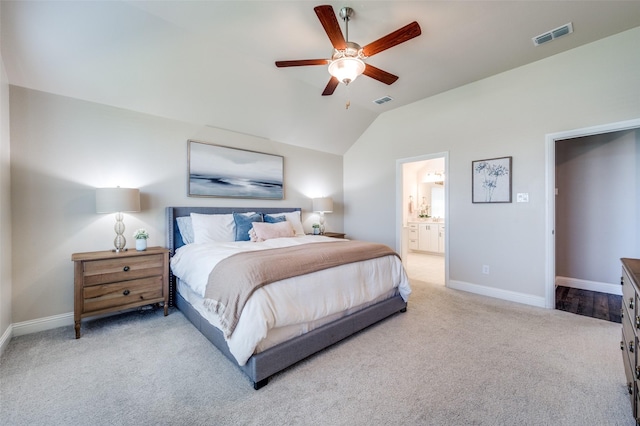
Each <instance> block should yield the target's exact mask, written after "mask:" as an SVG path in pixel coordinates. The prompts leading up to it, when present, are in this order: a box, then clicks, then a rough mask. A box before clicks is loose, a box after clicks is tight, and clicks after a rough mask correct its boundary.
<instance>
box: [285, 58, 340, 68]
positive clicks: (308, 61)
mask: <svg viewBox="0 0 640 426" xmlns="http://www.w3.org/2000/svg"><path fill="white" fill-rule="evenodd" d="M328 63H329V60H328V59H299V60H296V61H276V67H278V68H282V67H303V66H305V65H327V64H328Z"/></svg>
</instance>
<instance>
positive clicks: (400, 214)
mask: <svg viewBox="0 0 640 426" xmlns="http://www.w3.org/2000/svg"><path fill="white" fill-rule="evenodd" d="M447 154H448V153H435V154H430V155H423V156H419V157H412V158H406V159H402V160H398V162H397V183H398V185H397V186H398V189H397V197H396V198H397V206H398V207H397V218H398V220H397V236H398V247H399V250H398V251H399V252H400V253H401V256H402V260H403V264H404V266H405V269H406V270H407V274H408V276H409V278H410V279H413V280H417V281H422V282H429V283H433V284H439V285H443V286H445V285H447V283H448V252H447V247H448V243H447V242H448V238H447V234H448V223H447V220H446V219H447V216H448V214H447V213H448V202H447V201H448V190H447V184H446V181H447V179H446V176H447V171H448V170H447V169H448V156H447Z"/></svg>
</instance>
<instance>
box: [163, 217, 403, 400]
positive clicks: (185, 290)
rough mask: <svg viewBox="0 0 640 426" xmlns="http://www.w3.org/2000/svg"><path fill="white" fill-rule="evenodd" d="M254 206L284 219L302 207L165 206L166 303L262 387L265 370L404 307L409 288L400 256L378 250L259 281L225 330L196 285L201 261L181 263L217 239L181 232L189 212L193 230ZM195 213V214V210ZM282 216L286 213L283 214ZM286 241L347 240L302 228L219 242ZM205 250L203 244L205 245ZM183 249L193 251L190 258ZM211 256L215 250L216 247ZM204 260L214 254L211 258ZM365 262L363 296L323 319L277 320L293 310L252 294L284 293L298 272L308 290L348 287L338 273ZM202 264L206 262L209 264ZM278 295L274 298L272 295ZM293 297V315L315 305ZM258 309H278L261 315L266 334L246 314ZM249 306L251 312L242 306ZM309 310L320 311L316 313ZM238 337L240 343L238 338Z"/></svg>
mask: <svg viewBox="0 0 640 426" xmlns="http://www.w3.org/2000/svg"><path fill="white" fill-rule="evenodd" d="M255 212H259V214H261V215H262V216H263V217H264V218H265V220H266V219H267V216H269V217H270V218H272V219H279V220H282V221H285V222H287V221H289V220H294V221H295V220H296V219H295V218H296V217H298V218H299V217H300V209H298V208H281V207H278V208H263V207H259V208H246V207H243V208H226V207H224V208H221V207H167V208H166V218H167V247H168V248H169V249H170V254H171V256H172V261H171V264H172V268H171V273H170V295H169V296H170V297H169V301H170V304H171V305H174V306H176V307H177V308H178V309H179V310H180V311H181V312H182V313H183V314H184V315H185V316H186V318H188V319H189V321H191V323H192V324H193V325H194V326H195V327H196V328H197V329H198V330H199V331H200V332H201V333H202V334H203V335H204V336H205V337H207V339H209V340H210V341H211V343H213V345H214V346H216V347H217V348H218V349H219V350H220V351H221V352H222V353H223V354H224V355H225V356H226V357H227V358H228V359H229V360H230V361H231V362H232V363H233V364H235V365H236V366H238V367H239V368H240V369H241V370H242V371H243V372H244V373H245V374H246V375H247V376H248V378H249V379H250V381H251V382H252V383H253V387H254V389H260V388H261V387H263V386H264V385H266V384H267V383H268V380H269V377H271V376H272V375H274V374H276V373H278V372H280V371H282V370H283V369H285V368H287V367H289V366H291V365H293V364H295V363H297V362H298V361H301V360H303V359H305V358H307V357H308V356H310V355H312V354H314V353H316V352H318V351H321V350H322V349H325V348H327V347H329V346H331V345H333V344H334V343H337V342H339V341H340V340H343V339H345V338H346V337H349V336H351V335H353V334H355V333H357V332H359V331H360V330H363V329H364V328H366V327H368V326H370V325H372V324H374V323H376V322H379V321H381V320H383V319H385V318H387V317H389V316H392V315H394V314H396V313H398V312H405V311H406V308H407V301H406V300H407V298H408V296H409V294H410V292H411V289H410V288H409V284H408V279H407V277H406V273H405V271H404V269H403V268H402V263H401V262H400V260H399V258H397V256H395V254H394V255H393V256H391V255H388V256H382V255H380V257H379V258H377V259H371V260H366V261H363V262H356V263H352V264H350V265H341V266H336V267H335V268H331V269H327V270H323V271H318V272H313V273H309V274H306V275H304V276H302V277H298V278H288V279H282V280H279V281H277V282H274V283H272V284H270V285H268V286H264V287H263V288H260V289H259V290H256V291H255V293H253V294H252V295H251V296H250V297H249V298H248V300H247V302H246V303H247V305H245V307H244V310H243V311H242V315H240V320H239V321H237V324H236V325H235V331H233V330H232V331H233V334H229V331H228V329H227V328H226V327H225V326H226V325H228V324H226V323H222V325H221V322H220V319H219V318H218V317H217V316H216V315H214V314H213V313H212V312H211V309H210V307H209V308H207V304H206V302H207V301H210V300H208V299H207V298H206V297H203V294H202V291H203V290H202V288H201V287H202V284H200V285H196V282H200V281H202V279H201V278H200V277H199V276H198V275H197V270H198V269H200V270H204V269H203V267H200V266H190V265H192V263H186V262H187V261H186V260H185V259H191V257H193V256H194V255H193V253H203V256H204V258H207V255H209V253H210V252H209V251H208V250H209V247H208V246H210V245H212V246H215V250H219V248H218V245H217V243H216V244H196V243H198V241H196V242H195V243H194V244H190V243H192V242H194V241H193V240H194V237H193V235H187V234H189V233H190V232H193V229H191V230H190V231H189V232H187V233H186V234H185V229H184V226H185V225H184V224H185V223H186V222H189V223H191V222H190V219H189V218H191V219H192V220H193V227H194V228H195V227H196V225H197V226H199V227H200V228H199V229H198V230H197V234H198V235H202V233H203V231H202V223H201V222H199V221H201V220H202V218H207V220H209V218H216V220H218V218H223V217H227V218H228V217H229V215H232V214H234V213H235V216H234V217H235V218H236V219H239V217H238V216H240V215H246V216H252V215H254V213H255ZM192 213H193V214H194V215H193V216H192ZM212 215H213V216H212ZM285 216H286V220H285V219H284V218H285ZM225 220H227V219H225ZM298 220H299V219H298ZM179 225H180V226H179ZM181 226H182V227H183V229H182V232H181V229H180V227H181ZM190 226H191V225H190ZM243 226H244V224H239V226H238V230H237V231H238V233H239V232H240V228H241V227H243ZM296 226H297V228H296ZM296 226H294V227H293V228H294V229H300V231H302V229H301V224H296ZM275 227H276V225H274V228H275ZM257 228H258V226H257V225H255V224H254V229H257ZM260 229H263V228H260ZM269 229H271V228H269ZM302 232H303V231H302ZM252 236H253V237H254V238H255V237H256V235H255V232H254V233H253V234H252ZM183 237H184V238H183ZM216 238H217V237H216ZM185 239H187V243H185V241H184V240H185ZM203 241H204V240H202V239H201V241H199V242H203ZM312 243H313V244H312ZM316 243H319V244H316ZM333 243H335V244H333ZM356 243H357V242H351V243H345V244H356ZM270 244H271V245H270ZM274 244H275V246H274ZM289 244H293V245H296V244H305V245H304V246H302V245H300V246H299V247H304V248H305V250H304V251H307V250H310V249H309V248H310V247H313V248H314V249H315V248H318V249H319V248H321V246H327V244H329V245H328V247H331V248H332V249H333V247H338V246H340V247H346V246H343V245H342V242H341V241H340V240H338V239H332V238H329V237H324V236H305V235H301V234H300V232H297V235H296V237H294V238H279V239H277V240H276V239H269V240H266V241H261V242H259V243H253V242H244V241H243V242H237V243H236V242H229V243H222V244H221V247H223V248H222V250H226V249H229V250H231V249H233V250H236V248H237V247H241V248H242V249H243V250H244V249H246V250H249V251H254V248H258V246H261V245H265V247H266V248H274V247H280V246H282V249H283V250H287V247H288V245H289ZM261 247H262V246H261ZM297 247H298V246H296V247H294V248H291V250H297ZM205 249H206V250H207V251H205ZM336 250H337V249H336ZM255 251H258V250H255ZM297 251H303V250H297ZM264 252H266V251H261V253H264ZM276 252H277V250H269V253H276ZM216 253H217V252H216ZM188 254H189V255H190V256H191V257H187V256H188ZM216 256H218V255H217V254H216ZM225 256H226V255H225ZM214 257H215V256H214ZM222 257H224V256H222ZM234 258H235V257H234ZM207 259H209V261H211V258H207ZM226 260H228V259H226ZM189 261H191V260H189ZM312 263H313V262H312ZM369 263H371V268H373V269H372V272H367V274H365V277H366V281H367V286H366V287H367V288H368V287H369V285H370V286H371V288H372V290H364V291H362V293H365V294H366V295H362V296H360V295H358V296H357V297H355V299H354V300H355V301H354V302H350V303H353V305H352V306H342V307H340V308H335V309H334V311H335V312H334V311H330V312H328V313H327V314H326V315H325V314H322V315H323V316H322V318H317V317H313V318H306V319H305V320H304V322H302V320H300V321H301V322H300V323H299V324H298V323H295V321H294V320H293V319H291V318H288V319H287V320H284V319H282V320H281V319H279V318H278V316H279V315H282V317H283V318H285V317H287V316H289V317H291V316H292V314H288V313H287V314H285V313H281V312H279V311H278V309H272V306H271V305H272V304H273V301H272V299H268V300H269V302H268V303H264V302H258V301H257V300H259V297H261V296H259V295H258V293H259V292H261V293H260V294H262V293H264V292H273V293H268V294H275V292H276V291H281V292H282V291H287V290H286V289H287V288H289V289H293V287H288V286H291V285H294V283H293V282H294V281H295V280H296V279H298V280H307V281H305V283H307V282H308V283H307V284H305V285H308V286H312V287H313V288H314V289H313V290H309V291H316V290H315V288H316V287H315V286H319V285H320V284H319V283H322V286H323V289H322V290H321V289H320V287H317V288H318V291H323V292H325V293H330V292H332V291H334V290H337V291H342V290H341V289H340V288H339V287H345V286H348V285H349V284H348V283H346V282H344V281H345V280H344V279H342V277H345V276H351V274H352V273H360V274H361V275H362V273H361V272H352V271H351V269H354V270H355V269H357V270H358V271H360V269H361V268H364V267H365V264H369ZM207 268H211V267H210V266H207ZM216 268H218V266H216ZM205 269H206V268H205ZM174 272H175V274H174ZM176 275H178V276H176ZM200 275H202V271H201V272H200ZM211 275H213V274H211ZM370 276H375V277H381V279H375V280H374V279H370V278H368V277H370ZM210 279H211V278H210ZM189 281H190V282H189ZM341 281H343V282H341ZM346 281H354V282H355V281H362V277H361V276H359V275H355V276H354V279H353V280H350V279H348V280H346ZM369 281H371V284H369ZM374 281H376V282H374ZM377 281H379V282H377ZM309 283H310V284H309ZM359 287H365V286H359ZM306 288H307V287H305V289H306ZM325 288H326V289H325ZM327 289H328V290H327ZM305 291H306V290H305ZM292 293H296V290H293V291H292ZM359 293H360V290H358V294H359ZM369 293H371V294H369ZM278 297H280V296H278ZM278 297H275V298H276V299H277V298H278ZM286 297H287V298H288V297H290V296H289V294H287V296H286ZM291 297H294V296H291ZM295 297H297V296H295ZM325 297H326V298H329V297H330V296H329V295H320V296H314V297H312V298H311V299H314V300H315V299H316V298H319V299H323V298H325ZM331 297H333V296H331ZM349 297H351V296H349ZM362 297H364V298H367V299H368V300H366V301H365V300H360V299H358V298H362ZM308 299H309V298H306V299H305V300H308ZM296 303H297V302H294V303H293V306H295V310H296V314H297V312H298V311H300V312H304V311H307V310H309V311H314V309H315V308H312V307H309V308H307V307H306V305H305V307H303V308H301V306H302V305H301V304H296ZM331 303H333V302H331ZM289 304H290V305H291V304H292V303H291V302H289ZM264 305H268V308H263V306H264ZM310 305H311V304H310ZM261 309H262V310H264V309H271V310H274V311H275V312H276V313H274V317H275V318H274V319H269V320H268V321H267V320H265V322H268V323H269V324H268V325H265V326H264V328H265V329H268V332H267V333H268V334H266V336H262V335H260V333H261V332H262V331H260V330H261V329H262V328H263V326H262V325H255V324H252V323H250V320H249V319H246V318H249V313H251V312H258V311H260V310H261ZM322 309H325V310H326V309H327V308H326V307H323V308H322ZM322 309H319V308H318V309H316V310H318V311H321V310H322ZM284 310H285V309H283V310H282V311H283V312H284ZM247 311H248V312H249V313H247ZM270 312H271V311H268V312H267V313H269V314H270ZM300 315H302V314H300ZM314 315H320V314H318V313H317V312H316V313H315V314H314ZM251 321H253V320H251ZM287 321H289V322H287ZM274 322H275V323H276V325H273V324H272V323H274ZM294 323H295V324H294ZM283 324H284V325H283ZM269 327H273V328H269ZM247 330H249V331H247ZM254 330H258V331H254ZM247 332H248V333H249V334H250V336H248V337H247V336H245V335H244V334H242V333H247ZM253 334H256V336H255V337H254V336H253ZM238 335H240V336H241V337H237V338H236V337H235V336H238ZM262 337H264V339H262ZM251 339H255V340H256V341H258V339H262V340H260V341H259V343H257V344H256V347H255V348H253V347H252V346H251V345H253V343H246V342H245V341H250V340H251ZM238 342H241V343H240V344H239V343H238ZM238 348H240V349H238Z"/></svg>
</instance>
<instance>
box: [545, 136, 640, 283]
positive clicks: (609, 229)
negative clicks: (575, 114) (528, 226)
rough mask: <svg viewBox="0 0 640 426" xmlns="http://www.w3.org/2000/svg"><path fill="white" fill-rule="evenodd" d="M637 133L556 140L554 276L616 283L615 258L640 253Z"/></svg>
mask: <svg viewBox="0 0 640 426" xmlns="http://www.w3.org/2000/svg"><path fill="white" fill-rule="evenodd" d="M639 151H640V131H638V130H629V131H625V132H615V133H607V134H603V135H595V136H589V137H583V138H576V139H568V140H564V141H558V142H556V187H557V189H558V195H557V197H556V275H557V276H561V277H566V278H575V279H579V280H587V281H595V282H599V283H608V284H616V283H619V282H620V258H621V257H640V245H638V232H639V229H640V212H639V211H638V210H637V203H638V200H637V199H638V191H640V184H639V183H638V181H637V180H636V177H637V170H638V168H639V167H640V164H639V163H638V162H637V157H638V154H637V153H638V152H639Z"/></svg>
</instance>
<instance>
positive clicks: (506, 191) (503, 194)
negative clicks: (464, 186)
mask: <svg viewBox="0 0 640 426" xmlns="http://www.w3.org/2000/svg"><path fill="white" fill-rule="evenodd" d="M471 191H472V195H471V197H472V200H471V201H472V202H474V203H510V202H511V157H502V158H491V159H489V160H477V161H472V162H471Z"/></svg>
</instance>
